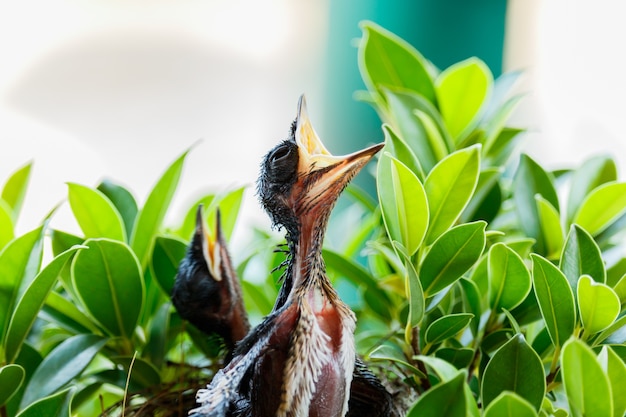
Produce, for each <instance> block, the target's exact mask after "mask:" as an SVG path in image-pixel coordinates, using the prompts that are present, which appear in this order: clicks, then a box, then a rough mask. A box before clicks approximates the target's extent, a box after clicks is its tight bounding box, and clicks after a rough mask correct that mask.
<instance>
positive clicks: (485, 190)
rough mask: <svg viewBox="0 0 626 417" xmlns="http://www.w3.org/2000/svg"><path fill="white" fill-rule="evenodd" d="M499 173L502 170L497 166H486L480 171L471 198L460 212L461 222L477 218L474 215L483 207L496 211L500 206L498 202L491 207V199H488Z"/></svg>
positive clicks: (482, 209) (495, 185)
mask: <svg viewBox="0 0 626 417" xmlns="http://www.w3.org/2000/svg"><path fill="white" fill-rule="evenodd" d="M501 175H502V172H501V171H500V169H498V168H487V169H484V170H482V171H481V172H480V174H479V176H478V182H477V183H476V189H475V190H474V193H473V194H472V198H471V199H470V201H469V202H468V203H467V206H466V207H465V210H463V213H462V214H461V218H460V221H461V222H464V223H465V222H469V221H472V220H475V219H476V220H477V219H479V218H478V217H476V216H477V215H480V213H482V212H484V211H485V208H488V209H491V210H494V211H497V210H498V209H499V208H500V204H497V205H495V207H491V201H490V200H489V196H490V194H491V192H492V191H493V189H494V187H498V179H499V178H500V176H501ZM485 206H486V207H485ZM482 220H491V219H482Z"/></svg>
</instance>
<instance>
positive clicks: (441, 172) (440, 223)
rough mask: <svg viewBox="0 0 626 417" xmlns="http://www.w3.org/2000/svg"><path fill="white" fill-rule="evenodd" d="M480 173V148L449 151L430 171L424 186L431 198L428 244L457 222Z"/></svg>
mask: <svg viewBox="0 0 626 417" xmlns="http://www.w3.org/2000/svg"><path fill="white" fill-rule="evenodd" d="M479 173H480V147H479V146H472V147H470V148H466V149H462V150H460V151H457V152H454V153H453V154H450V155H449V156H447V157H446V158H445V159H443V160H442V161H441V162H439V163H438V164H437V165H436V166H435V167H434V168H433V170H432V171H431V172H430V174H428V177H427V178H426V181H425V182H424V189H425V191H426V196H427V198H428V209H429V212H430V226H429V228H428V235H427V236H426V244H428V245H430V244H431V243H432V242H434V241H435V239H437V237H439V235H441V234H442V233H443V232H445V231H446V230H447V229H448V228H449V227H450V226H452V225H453V224H454V222H456V221H457V219H458V218H459V216H460V215H461V213H462V212H463V210H464V209H465V207H466V206H467V204H468V202H469V201H470V198H471V197H472V195H473V193H474V190H475V189H476V184H477V183H478V176H479Z"/></svg>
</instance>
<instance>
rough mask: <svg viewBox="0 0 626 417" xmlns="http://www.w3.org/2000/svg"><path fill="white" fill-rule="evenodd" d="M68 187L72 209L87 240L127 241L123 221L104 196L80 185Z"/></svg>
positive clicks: (69, 185) (70, 184)
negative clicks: (102, 238)
mask: <svg viewBox="0 0 626 417" xmlns="http://www.w3.org/2000/svg"><path fill="white" fill-rule="evenodd" d="M67 185H68V200H69V202H70V207H71V208H72V212H73V213H74V217H75V218H76V221H77V222H78V224H79V225H80V228H81V230H82V231H83V233H84V235H85V238H99V237H106V238H109V239H113V240H119V241H122V242H123V241H125V240H126V232H125V231H124V224H123V220H122V218H121V216H120V214H119V212H118V211H117V209H116V208H115V206H114V205H113V203H111V201H110V200H109V199H108V198H107V197H106V196H105V195H104V194H102V193H101V192H100V191H98V190H94V189H92V188H89V187H86V186H84V185H80V184H74V183H69V184H67Z"/></svg>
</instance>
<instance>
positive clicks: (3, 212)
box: [0, 200, 15, 251]
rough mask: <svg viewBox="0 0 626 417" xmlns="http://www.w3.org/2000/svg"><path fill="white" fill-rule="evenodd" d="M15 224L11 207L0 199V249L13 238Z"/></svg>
mask: <svg viewBox="0 0 626 417" xmlns="http://www.w3.org/2000/svg"><path fill="white" fill-rule="evenodd" d="M14 229H15V224H14V223H13V218H12V216H11V208H10V207H9V205H8V204H7V203H5V202H4V201H3V200H0V251H2V249H3V248H4V247H5V246H6V245H7V243H9V242H10V241H12V240H13V239H14V238H15V230H14Z"/></svg>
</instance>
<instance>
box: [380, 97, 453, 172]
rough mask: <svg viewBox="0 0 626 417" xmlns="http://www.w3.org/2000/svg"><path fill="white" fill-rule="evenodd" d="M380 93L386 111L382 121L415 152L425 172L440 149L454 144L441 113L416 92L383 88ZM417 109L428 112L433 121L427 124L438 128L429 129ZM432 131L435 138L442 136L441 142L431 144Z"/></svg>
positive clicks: (433, 164) (449, 147)
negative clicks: (384, 102) (418, 114)
mask: <svg viewBox="0 0 626 417" xmlns="http://www.w3.org/2000/svg"><path fill="white" fill-rule="evenodd" d="M382 94H383V97H384V98H385V100H386V102H387V105H386V112H384V113H383V114H382V115H381V117H382V118H383V121H384V122H385V123H388V124H389V125H390V126H392V127H393V129H394V131H395V132H396V133H397V135H398V136H399V137H400V138H401V139H402V141H403V142H405V143H406V144H407V146H408V147H409V149H411V150H412V151H413V152H414V153H415V155H416V156H417V158H418V159H419V163H420V166H421V168H422V170H423V171H424V174H426V173H428V172H429V171H430V170H431V169H432V168H433V166H435V164H436V163H437V162H438V161H439V157H438V156H437V155H439V154H441V149H442V148H446V150H448V149H452V147H453V145H452V144H451V142H452V140H451V139H450V138H449V133H448V132H447V131H446V130H445V126H444V125H443V120H442V119H441V115H440V114H439V112H438V111H437V109H436V108H435V107H434V106H433V104H432V103H431V102H429V101H428V100H426V99H425V98H424V97H423V96H421V95H419V94H417V93H413V92H411V91H408V90H397V89H387V88H384V89H382ZM416 112H422V113H424V114H425V115H427V116H428V117H429V118H430V120H431V121H432V122H434V125H433V124H430V125H429V126H428V127H429V128H431V129H432V128H434V127H436V128H437V130H438V132H432V131H431V132H430V133H429V131H428V129H427V126H426V125H424V123H423V122H422V120H421V119H420V118H419V117H418V116H417V115H416ZM432 133H436V136H437V138H440V139H442V140H443V141H444V143H443V144H442V143H440V142H437V143H436V146H435V147H434V148H433V140H435V138H434V137H431V134H432ZM446 153H447V152H446Z"/></svg>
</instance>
